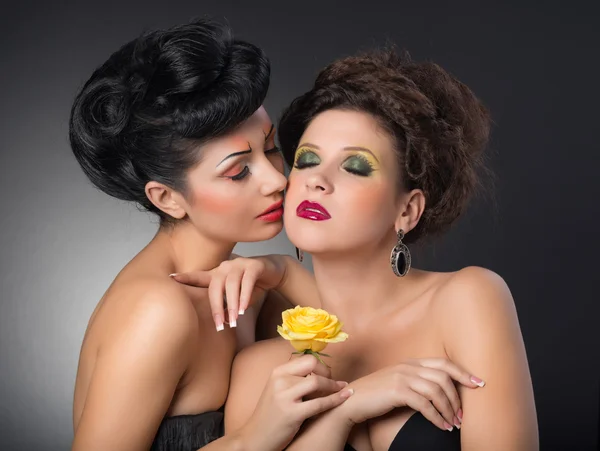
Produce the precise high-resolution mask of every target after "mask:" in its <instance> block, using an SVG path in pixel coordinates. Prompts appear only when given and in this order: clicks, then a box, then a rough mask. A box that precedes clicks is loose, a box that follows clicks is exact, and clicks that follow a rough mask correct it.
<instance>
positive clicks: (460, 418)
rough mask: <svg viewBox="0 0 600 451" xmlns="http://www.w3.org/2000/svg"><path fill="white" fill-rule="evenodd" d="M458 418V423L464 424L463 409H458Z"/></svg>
mask: <svg viewBox="0 0 600 451" xmlns="http://www.w3.org/2000/svg"><path fill="white" fill-rule="evenodd" d="M456 417H457V418H458V421H460V423H461V424H462V417H463V412H462V409H458V412H456Z"/></svg>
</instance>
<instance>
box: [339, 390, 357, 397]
mask: <svg viewBox="0 0 600 451" xmlns="http://www.w3.org/2000/svg"><path fill="white" fill-rule="evenodd" d="M353 394H354V390H353V389H352V388H349V389H347V390H343V391H341V392H340V396H341V397H342V398H343V399H347V398H349V397H350V396H352V395H353Z"/></svg>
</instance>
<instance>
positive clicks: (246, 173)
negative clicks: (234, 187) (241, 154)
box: [229, 147, 279, 182]
mask: <svg viewBox="0 0 600 451" xmlns="http://www.w3.org/2000/svg"><path fill="white" fill-rule="evenodd" d="M277 153H279V147H273V148H272V149H268V150H265V155H270V154H277ZM250 174H251V172H250V168H249V167H248V166H247V165H246V166H244V169H242V170H241V171H240V172H239V173H238V174H236V175H232V176H231V177H229V178H230V179H231V180H233V181H234V182H239V181H240V180H243V179H245V178H246V177H248V176H249V175H250Z"/></svg>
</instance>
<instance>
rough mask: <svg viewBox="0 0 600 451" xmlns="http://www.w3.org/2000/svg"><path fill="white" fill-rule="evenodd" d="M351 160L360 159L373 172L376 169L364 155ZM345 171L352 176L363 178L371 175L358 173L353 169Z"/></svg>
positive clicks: (355, 156)
mask: <svg viewBox="0 0 600 451" xmlns="http://www.w3.org/2000/svg"><path fill="white" fill-rule="evenodd" d="M350 158H359V159H360V160H361V161H362V162H363V163H365V164H366V165H367V166H369V168H370V170H371V172H373V170H374V169H375V168H373V164H372V163H371V162H370V161H369V160H368V159H367V158H365V157H363V156H362V155H354V156H352V157H350ZM344 170H346V171H348V172H349V173H350V174H354V175H358V176H361V177H366V176H368V175H369V174H365V173H364V172H360V171H356V170H354V169H352V168H344Z"/></svg>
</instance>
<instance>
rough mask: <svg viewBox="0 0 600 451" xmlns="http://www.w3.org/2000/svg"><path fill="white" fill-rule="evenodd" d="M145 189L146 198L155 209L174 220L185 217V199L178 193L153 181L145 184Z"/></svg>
mask: <svg viewBox="0 0 600 451" xmlns="http://www.w3.org/2000/svg"><path fill="white" fill-rule="evenodd" d="M145 189H146V196H147V197H148V199H149V200H150V202H152V203H153V204H154V206H155V207H156V208H158V209H159V210H161V211H164V212H165V213H166V214H168V215H169V216H172V217H173V218H175V219H183V218H184V217H185V215H186V212H185V208H184V206H185V199H184V198H183V196H182V195H181V194H180V193H179V192H177V191H175V190H174V189H172V188H169V187H168V186H166V185H163V184H162V183H158V182H155V181H150V182H148V183H146V188H145Z"/></svg>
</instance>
